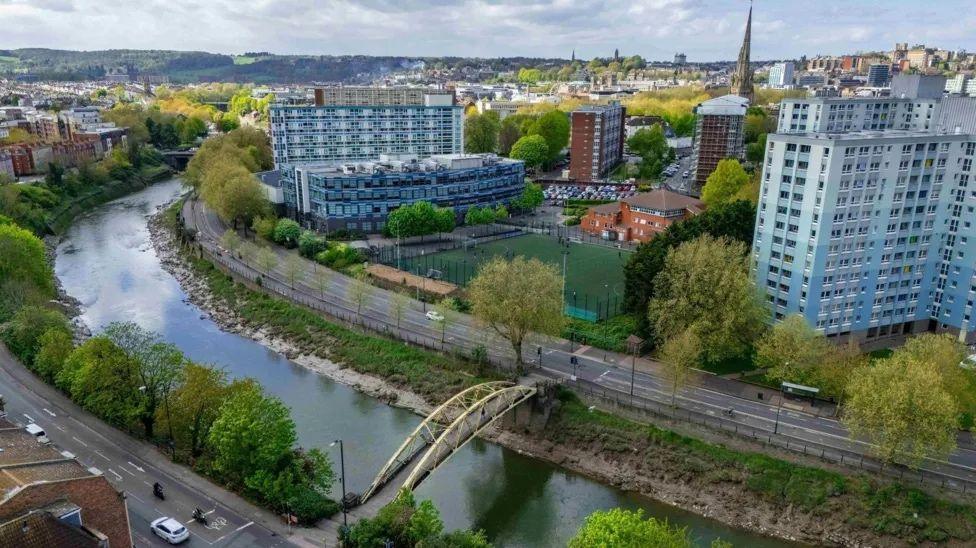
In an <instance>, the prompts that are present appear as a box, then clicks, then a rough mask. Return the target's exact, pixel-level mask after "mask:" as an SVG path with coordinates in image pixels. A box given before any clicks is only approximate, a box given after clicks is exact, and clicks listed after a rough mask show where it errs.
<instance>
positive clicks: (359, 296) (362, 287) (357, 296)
mask: <svg viewBox="0 0 976 548" xmlns="http://www.w3.org/2000/svg"><path fill="white" fill-rule="evenodd" d="M368 276H369V274H367V272H366V271H365V270H360V271H359V273H358V274H357V275H356V277H355V278H353V280H352V281H351V282H350V283H349V284H348V285H347V286H346V287H347V289H348V291H349V300H350V301H352V302H353V303H355V305H356V316H357V317H359V318H362V316H363V307H364V306H366V305H367V304H368V303H369V299H370V297H371V296H372V293H373V286H371V285H369V281H368Z"/></svg>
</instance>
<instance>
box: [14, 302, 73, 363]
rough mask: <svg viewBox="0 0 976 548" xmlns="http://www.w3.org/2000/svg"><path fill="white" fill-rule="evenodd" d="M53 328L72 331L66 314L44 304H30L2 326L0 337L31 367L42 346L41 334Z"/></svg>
mask: <svg viewBox="0 0 976 548" xmlns="http://www.w3.org/2000/svg"><path fill="white" fill-rule="evenodd" d="M51 329H57V330H61V331H64V332H68V333H70V331H69V329H68V320H67V319H66V318H65V317H64V314H61V313H60V312H58V311H56V310H50V309H48V308H44V307H42V306H35V305H28V306H25V307H23V308H21V309H20V310H18V311H17V313H16V314H14V315H13V317H12V318H11V319H10V321H9V322H7V323H6V324H4V325H3V326H0V338H2V339H3V342H4V343H6V345H7V348H9V349H10V351H11V352H12V353H13V354H14V355H15V356H17V357H18V358H20V360H21V361H22V362H24V364H25V365H27V366H28V367H30V366H32V365H33V364H34V358H35V356H37V352H38V351H39V350H40V348H41V335H43V334H44V333H47V332H48V331H49V330H51Z"/></svg>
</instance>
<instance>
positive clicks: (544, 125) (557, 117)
mask: <svg viewBox="0 0 976 548" xmlns="http://www.w3.org/2000/svg"><path fill="white" fill-rule="evenodd" d="M529 135H539V136H541V137H542V138H543V139H545V141H546V152H547V154H548V156H547V158H546V164H548V163H551V162H553V161H555V160H556V159H557V158H559V155H560V154H562V151H563V149H564V148H566V145H568V144H569V116H567V115H566V113H565V112H563V111H561V110H550V111H549V112H547V113H545V114H543V115H542V116H540V117H539V119H538V120H536V121H535V123H533V124H532V129H531V130H530V131H529Z"/></svg>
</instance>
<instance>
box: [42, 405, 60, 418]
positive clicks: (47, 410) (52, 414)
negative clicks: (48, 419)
mask: <svg viewBox="0 0 976 548" xmlns="http://www.w3.org/2000/svg"><path fill="white" fill-rule="evenodd" d="M42 409H44V412H45V413H47V414H48V415H51V416H52V417H57V415H55V414H54V413H52V412H51V410H50V409H48V408H47V407H44V408H42Z"/></svg>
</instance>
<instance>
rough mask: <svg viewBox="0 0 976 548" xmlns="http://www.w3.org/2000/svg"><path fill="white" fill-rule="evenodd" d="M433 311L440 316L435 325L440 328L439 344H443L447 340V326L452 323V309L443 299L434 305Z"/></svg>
mask: <svg viewBox="0 0 976 548" xmlns="http://www.w3.org/2000/svg"><path fill="white" fill-rule="evenodd" d="M434 310H435V311H436V312H437V313H438V314H440V318H438V319H437V320H436V322H435V323H437V325H438V327H440V328H441V344H444V343H445V342H446V339H447V325H448V324H449V323H451V322H452V321H454V309H453V308H451V307H450V305H449V303H448V300H447V299H443V300H441V301H440V302H439V303H437V304H436V305H434Z"/></svg>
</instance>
